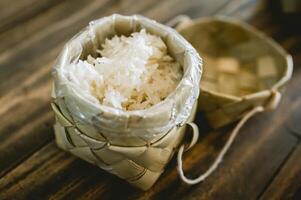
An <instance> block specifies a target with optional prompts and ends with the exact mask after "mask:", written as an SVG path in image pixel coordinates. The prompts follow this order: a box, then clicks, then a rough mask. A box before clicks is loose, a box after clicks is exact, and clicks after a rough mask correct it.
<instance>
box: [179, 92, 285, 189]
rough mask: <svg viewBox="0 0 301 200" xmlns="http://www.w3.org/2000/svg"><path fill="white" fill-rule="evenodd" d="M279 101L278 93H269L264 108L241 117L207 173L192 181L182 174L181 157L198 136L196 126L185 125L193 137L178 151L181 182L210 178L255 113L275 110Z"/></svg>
mask: <svg viewBox="0 0 301 200" xmlns="http://www.w3.org/2000/svg"><path fill="white" fill-rule="evenodd" d="M280 99H281V94H280V93H279V92H277V91H271V98H270V100H269V101H268V103H267V104H266V105H265V106H264V107H263V106H256V107H254V108H253V109H251V110H250V111H249V112H248V113H246V114H245V115H244V116H243V117H242V119H241V120H240V121H239V123H238V124H237V125H236V127H235V128H234V130H233V131H232V133H231V134H230V137H229V139H228V140H227V142H226V144H225V146H224V147H223V148H222V150H221V152H220V153H219V155H218V156H217V158H216V159H215V161H214V162H213V163H212V165H211V166H210V167H209V169H207V171H206V172H205V173H203V174H201V175H200V176H199V177H197V178H194V179H189V178H187V177H186V176H185V174H184V172H183V165H182V156H183V153H184V151H187V150H188V149H190V148H191V147H192V146H194V144H195V143H196V140H197V138H198V135H199V130H198V127H197V125H196V124H194V123H192V122H189V123H186V124H187V125H190V126H191V127H192V129H193V137H192V140H191V142H190V144H189V145H188V147H187V148H186V149H185V145H184V144H182V145H181V146H180V148H179V150H178V155H177V162H178V168H177V169H178V173H179V175H180V178H181V179H182V181H183V182H185V183H187V184H189V185H194V184H197V183H200V182H202V181H204V180H205V179H206V178H207V177H208V176H210V175H211V174H212V172H214V171H215V170H216V169H217V167H218V165H219V164H220V163H221V161H222V160H223V158H224V156H225V154H226V153H227V151H228V150H229V148H230V147H231V145H232V143H233V141H234V139H235V137H236V136H237V134H238V132H239V130H240V129H241V127H242V126H243V125H244V124H245V123H246V122H247V121H248V120H249V119H250V118H251V117H252V116H253V115H255V114H256V113H259V112H263V111H265V110H272V109H274V108H276V107H277V106H278V104H279V102H280Z"/></svg>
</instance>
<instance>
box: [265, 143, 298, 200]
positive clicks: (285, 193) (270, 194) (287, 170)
mask: <svg viewBox="0 0 301 200" xmlns="http://www.w3.org/2000/svg"><path fill="white" fill-rule="evenodd" d="M300 157H301V145H300V144H299V145H298V147H297V148H296V150H295V151H294V152H293V153H292V155H291V156H290V157H289V159H288V161H287V162H286V163H285V164H284V165H283V168H282V169H281V170H280V173H279V174H278V175H277V176H276V178H275V179H274V180H273V182H272V183H271V185H270V186H269V187H268V189H267V190H266V191H265V192H264V194H263V196H262V198H261V199H300V198H301V159H300Z"/></svg>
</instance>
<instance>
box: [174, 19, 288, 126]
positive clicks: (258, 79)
mask: <svg viewBox="0 0 301 200" xmlns="http://www.w3.org/2000/svg"><path fill="white" fill-rule="evenodd" d="M173 22H174V23H175V22H176V24H177V27H176V29H177V30H178V31H179V33H180V34H181V35H182V36H184V38H185V39H187V40H188V41H189V42H190V43H191V44H192V45H193V47H194V48H195V49H196V50H197V51H198V52H199V54H200V55H201V56H202V58H203V60H204V74H203V77H202V80H201V84H200V88H201V92H200V97H199V105H198V110H199V111H203V112H204V113H205V115H206V118H207V120H208V122H209V123H210V124H211V125H212V126H213V127H214V128H219V127H221V126H224V125H226V124H229V123H231V122H234V121H236V120H238V119H240V118H242V117H243V116H245V114H246V113H247V112H249V111H250V110H251V109H252V108H254V107H257V106H262V107H264V110H269V109H272V108H275V107H276V106H277V103H279V100H280V97H281V94H282V92H283V86H284V85H285V84H286V83H287V81H288V80H289V79H290V78H291V75H292V70H293V64H292V58H291V56H290V55H289V54H288V53H287V52H286V51H285V50H284V49H283V48H281V47H280V46H279V45H278V44H277V43H276V42H274V41H273V40H272V39H271V38H269V37H267V36H265V35H264V34H263V33H261V32H260V31H258V30H256V29H255V28H253V27H251V26H250V25H247V24H246V23H243V22H241V21H238V20H236V19H233V18H227V17H221V16H217V17H208V18H201V19H196V20H190V19H189V18H188V17H186V16H179V17H177V18H175V20H174V21H173Z"/></svg>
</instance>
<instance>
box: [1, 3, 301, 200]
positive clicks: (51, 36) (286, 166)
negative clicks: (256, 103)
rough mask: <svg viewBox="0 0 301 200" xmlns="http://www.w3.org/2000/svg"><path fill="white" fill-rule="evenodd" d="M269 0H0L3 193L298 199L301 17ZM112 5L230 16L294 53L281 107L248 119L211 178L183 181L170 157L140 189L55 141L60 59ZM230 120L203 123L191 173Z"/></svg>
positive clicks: (121, 9) (162, 16)
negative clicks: (55, 73)
mask: <svg viewBox="0 0 301 200" xmlns="http://www.w3.org/2000/svg"><path fill="white" fill-rule="evenodd" d="M271 2H272V1H256V0H242V1H239V0H185V1H182V0H166V1H163V0H159V1H155V0H144V1H137V0H125V1H118V0H114V1H109V0H100V1H96V0H86V1H82V0H68V1H67V0H26V1H25V0H1V1H0V83H1V84H0V122H1V123H0V199H39V200H40V199H48V198H49V199H301V144H300V139H301V70H300V65H301V37H300V35H301V24H300V23H299V22H298V20H299V21H300V20H301V18H299V19H297V20H294V21H288V19H287V18H285V17H283V16H282V15H281V14H279V12H278V11H277V10H278V9H277V7H276V6H275V5H276V3H275V1H273V3H271ZM112 13H121V14H134V13H140V14H143V15H145V16H147V17H150V18H153V19H156V20H158V21H160V22H162V23H164V22H166V21H168V20H170V19H172V18H173V17H174V16H176V15H178V14H187V15H189V16H191V17H192V18H196V17H202V16H209V15H215V14H220V15H227V16H233V17H235V18H239V19H241V20H244V21H247V22H248V23H250V24H252V25H254V26H256V27H258V28H259V29H260V30H262V31H264V32H265V33H266V34H268V35H270V36H271V37H273V38H274V39H275V40H276V41H278V42H279V43H280V44H281V45H282V46H283V47H284V48H285V49H287V51H289V52H290V53H291V54H292V55H293V58H294V63H295V68H294V74H293V78H292V80H291V81H290V83H289V84H288V87H287V90H286V93H285V95H284V98H283V99H282V102H281V104H280V106H279V108H278V109H277V110H276V111H273V112H271V113H264V114H259V115H257V116H256V117H254V118H253V119H251V120H250V121H249V122H248V123H247V124H246V125H245V126H244V127H243V129H242V131H241V132H240V134H239V136H238V137H237V139H236V140H235V142H234V144H233V147H232V148H231V149H230V151H229V153H228V154H227V155H226V157H225V159H224V161H223V163H222V165H221V166H220V167H219V168H218V170H217V171H216V172H214V174H213V175H212V176H210V177H209V178H208V179H207V180H206V181H205V182H203V183H201V184H198V185H195V186H192V187H191V186H187V185H185V184H183V183H182V182H181V181H180V179H179V177H178V175H177V171H176V163H175V161H174V160H173V161H172V162H171V163H170V164H169V165H168V167H167V169H166V171H165V173H164V174H163V175H162V176H161V178H160V179H159V181H158V182H157V183H156V184H155V186H154V187H153V188H152V189H150V190H149V191H147V192H142V191H139V190H137V189H135V188H133V187H131V186H130V185H128V184H127V183H126V182H124V181H122V180H120V179H118V178H117V177H115V176H113V175H110V174H108V173H106V172H104V171H103V170H101V169H98V168H97V167H95V166H92V165H90V164H88V163H86V162H84V161H82V160H80V159H78V158H76V157H74V156H72V155H70V154H68V153H66V152H64V151H62V150H60V149H59V148H58V147H57V146H56V144H55V143H54V140H53V139H54V134H53V129H52V124H53V122H54V115H53V113H52V111H51V108H50V104H49V102H50V87H51V66H52V65H53V62H54V59H55V57H56V56H57V55H58V52H59V51H60V49H62V45H63V44H64V43H65V42H66V41H67V40H68V39H69V38H70V37H71V36H72V35H74V34H75V33H76V32H78V31H79V30H80V29H81V28H83V27H84V26H86V25H87V23H88V22H89V21H90V20H92V19H96V18H99V17H102V16H105V15H110V14H112ZM198 123H199V126H201V127H206V125H205V124H202V123H201V122H200V120H198ZM230 129H231V126H230V127H228V128H225V129H223V130H219V131H207V129H206V128H202V130H201V133H202V135H201V138H200V140H199V142H198V143H197V145H196V146H195V147H194V148H193V149H192V150H191V151H189V153H187V155H186V156H185V159H184V168H185V170H186V171H187V172H188V173H189V175H190V176H191V177H193V176H196V175H198V174H199V173H201V172H203V171H204V170H205V169H206V168H207V167H208V166H209V165H210V163H211V162H212V161H213V159H214V158H215V157H216V155H217V153H218V152H219V150H220V149H221V147H222V146H223V144H224V143H225V141H226V139H227V137H228V136H229V134H228V132H229V130H230Z"/></svg>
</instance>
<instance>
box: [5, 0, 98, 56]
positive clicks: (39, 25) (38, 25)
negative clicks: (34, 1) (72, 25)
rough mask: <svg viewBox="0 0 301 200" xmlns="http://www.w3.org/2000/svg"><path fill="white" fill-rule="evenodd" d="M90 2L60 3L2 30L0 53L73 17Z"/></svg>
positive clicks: (70, 1) (70, 0)
mask: <svg viewBox="0 0 301 200" xmlns="http://www.w3.org/2000/svg"><path fill="white" fill-rule="evenodd" d="M22 2H28V1H22ZM38 2H42V1H38ZM51 2H52V1H51ZM92 2H94V0H87V1H85V3H84V2H83V1H80V0H69V1H61V2H60V3H59V4H55V5H53V6H51V7H49V8H48V9H47V10H43V12H41V13H39V14H38V15H37V16H34V17H33V18H31V19H28V20H26V21H24V22H22V23H21V22H19V23H18V25H17V26H13V27H11V28H10V29H5V30H3V32H0V40H1V46H0V53H1V52H4V51H6V50H8V49H12V48H14V47H15V46H16V45H19V44H20V43H22V42H23V41H24V40H27V39H28V38H30V37H34V35H35V34H37V33H38V32H41V31H43V30H44V29H47V27H48V26H51V25H53V24H54V23H57V22H58V21H61V20H63V19H65V18H67V17H68V16H70V15H73V14H74V13H76V12H78V10H80V9H83V8H85V7H86V6H88V5H89V4H91V3H92ZM10 5H12V4H10ZM0 19H2V20H3V21H4V19H3V18H1V17H0ZM2 20H1V21H2Z"/></svg>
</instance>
